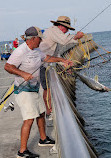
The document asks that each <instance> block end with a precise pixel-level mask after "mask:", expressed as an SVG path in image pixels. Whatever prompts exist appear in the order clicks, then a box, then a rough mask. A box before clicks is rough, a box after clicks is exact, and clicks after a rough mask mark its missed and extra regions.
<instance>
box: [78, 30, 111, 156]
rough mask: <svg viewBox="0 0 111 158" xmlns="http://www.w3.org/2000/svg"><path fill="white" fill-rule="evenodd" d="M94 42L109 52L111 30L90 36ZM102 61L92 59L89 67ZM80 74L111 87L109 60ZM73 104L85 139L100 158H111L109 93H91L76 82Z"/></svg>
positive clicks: (110, 102) (92, 55) (101, 51)
mask: <svg viewBox="0 0 111 158" xmlns="http://www.w3.org/2000/svg"><path fill="white" fill-rule="evenodd" d="M93 40H94V41H95V42H96V43H97V44H99V45H101V46H102V47H103V48H105V49H106V50H107V51H111V31H107V32H96V33H93ZM98 51H99V52H100V53H101V54H104V53H106V52H104V51H103V49H101V48H100V47H98ZM94 56H98V53H97V52H96V51H94V52H92V53H91V57H94ZM109 57H111V56H108V55H107V56H105V57H104V59H105V60H108V59H109ZM102 60H103V59H101V58H97V59H95V60H92V61H91V65H95V64H96V63H101V61H102ZM81 73H86V74H87V75H89V76H90V77H92V78H93V77H94V76H95V75H98V79H99V82H100V83H102V84H104V85H105V86H107V87H109V88H111V61H109V62H106V63H101V64H100V65H99V66H95V67H92V68H89V69H85V70H82V71H81ZM76 105H77V109H78V111H79V112H80V114H81V115H82V117H83V118H84V120H85V122H86V124H85V130H86V131H87V133H88V139H89V141H90V142H91V143H92V145H93V146H94V147H95V149H96V151H97V152H98V154H99V158H111V92H97V91H94V90H92V89H90V88H89V87H87V86H86V85H85V84H83V83H82V82H81V81H80V80H79V79H77V83H76Z"/></svg>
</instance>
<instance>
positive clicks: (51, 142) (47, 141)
mask: <svg viewBox="0 0 111 158" xmlns="http://www.w3.org/2000/svg"><path fill="white" fill-rule="evenodd" d="M54 144H55V141H54V140H52V139H50V138H49V137H48V136H47V137H46V139H45V140H41V139H40V140H39V143H38V146H53V145H54Z"/></svg>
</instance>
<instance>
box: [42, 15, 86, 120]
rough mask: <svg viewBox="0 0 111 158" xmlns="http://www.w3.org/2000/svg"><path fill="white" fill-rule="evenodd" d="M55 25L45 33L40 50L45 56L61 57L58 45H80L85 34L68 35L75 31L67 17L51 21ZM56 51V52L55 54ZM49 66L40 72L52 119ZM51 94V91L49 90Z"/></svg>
mask: <svg viewBox="0 0 111 158" xmlns="http://www.w3.org/2000/svg"><path fill="white" fill-rule="evenodd" d="M51 22H52V23H53V26H51V27H49V28H48V29H46V30H45V32H44V33H43V40H42V42H41V43H40V46H39V48H40V50H41V51H42V52H44V53H45V54H48V55H52V56H60V54H59V51H56V49H57V46H58V44H60V45H62V46H65V45H68V44H70V43H72V44H74V45H75V44H78V41H77V40H78V39H80V38H82V37H83V35H84V34H83V32H78V33H77V34H76V35H69V34H66V33H67V32H68V31H69V30H73V31H74V30H75V29H74V28H73V27H71V20H70V18H69V17H67V16H59V17H58V19H57V21H51ZM55 51H56V52H55ZM46 67H47V65H45V67H43V66H42V67H41V71H40V79H41V85H42V87H43V89H44V92H43V99H44V102H45V105H46V109H47V110H46V114H47V115H46V116H47V118H51V112H52V107H51V96H50V95H49V106H50V108H49V107H48V105H47V99H46V98H47V86H46V79H45V71H46ZM48 91H49V94H50V89H48Z"/></svg>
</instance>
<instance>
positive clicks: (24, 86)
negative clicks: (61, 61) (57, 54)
mask: <svg viewBox="0 0 111 158" xmlns="http://www.w3.org/2000/svg"><path fill="white" fill-rule="evenodd" d="M52 57H53V56H50V57H49V58H48V59H47V60H46V61H44V62H43V63H42V64H41V65H40V66H39V67H38V68H37V69H36V70H35V71H34V72H33V73H32V74H31V75H33V74H34V73H35V72H36V71H37V70H38V69H40V67H41V66H43V65H44V64H45V63H46V62H47V61H48V60H49V59H50V58H52ZM25 82H26V81H25V80H24V81H23V82H22V83H21V84H20V85H19V86H18V87H20V86H21V85H22V84H23V83H25ZM27 83H28V82H27ZM25 86H26V85H25ZM25 86H23V87H22V88H21V90H22V89H23V88H24V87H25ZM18 87H17V88H15V89H14V90H13V91H12V92H11V93H10V94H9V95H7V96H6V97H5V98H4V99H3V100H2V101H1V102H0V105H1V104H2V103H3V102H4V101H5V100H7V99H8V98H9V97H10V96H11V95H12V94H13V93H14V92H15V91H16V90H18Z"/></svg>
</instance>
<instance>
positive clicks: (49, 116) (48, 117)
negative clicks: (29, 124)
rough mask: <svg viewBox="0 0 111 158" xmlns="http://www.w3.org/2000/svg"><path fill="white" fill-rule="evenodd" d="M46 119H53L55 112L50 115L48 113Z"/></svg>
mask: <svg viewBox="0 0 111 158" xmlns="http://www.w3.org/2000/svg"><path fill="white" fill-rule="evenodd" d="M46 119H47V120H49V121H51V120H53V113H52V112H51V113H50V114H49V115H47V114H46Z"/></svg>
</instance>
